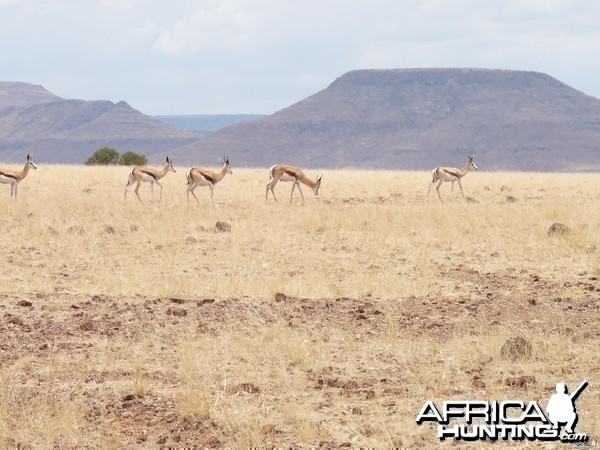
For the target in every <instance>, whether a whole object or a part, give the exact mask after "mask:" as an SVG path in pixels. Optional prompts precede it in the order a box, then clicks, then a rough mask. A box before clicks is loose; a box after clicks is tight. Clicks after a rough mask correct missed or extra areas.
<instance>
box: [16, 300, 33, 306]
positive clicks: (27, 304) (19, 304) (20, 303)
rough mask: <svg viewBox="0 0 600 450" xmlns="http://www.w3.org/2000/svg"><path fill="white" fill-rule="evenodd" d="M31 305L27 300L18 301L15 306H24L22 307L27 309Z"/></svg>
mask: <svg viewBox="0 0 600 450" xmlns="http://www.w3.org/2000/svg"><path fill="white" fill-rule="evenodd" d="M32 305H33V303H31V302H30V301H29V300H19V301H18V302H17V306H24V307H29V306H32Z"/></svg>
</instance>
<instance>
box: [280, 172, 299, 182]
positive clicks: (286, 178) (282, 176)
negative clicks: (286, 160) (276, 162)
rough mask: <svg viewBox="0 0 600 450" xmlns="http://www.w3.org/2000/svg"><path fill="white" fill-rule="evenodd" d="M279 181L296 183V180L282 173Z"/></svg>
mask: <svg viewBox="0 0 600 450" xmlns="http://www.w3.org/2000/svg"><path fill="white" fill-rule="evenodd" d="M279 181H296V179H295V178H294V177H292V176H291V175H288V174H287V173H284V174H283V175H281V178H280V179H279Z"/></svg>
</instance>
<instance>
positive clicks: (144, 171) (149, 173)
mask: <svg viewBox="0 0 600 450" xmlns="http://www.w3.org/2000/svg"><path fill="white" fill-rule="evenodd" d="M140 170H141V171H142V173H145V174H146V175H150V176H151V177H152V178H154V179H155V180H156V174H155V173H154V172H150V171H149V170H146V169H140Z"/></svg>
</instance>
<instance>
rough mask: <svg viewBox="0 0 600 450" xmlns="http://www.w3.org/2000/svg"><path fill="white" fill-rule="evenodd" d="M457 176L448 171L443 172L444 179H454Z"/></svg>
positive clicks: (456, 178)
mask: <svg viewBox="0 0 600 450" xmlns="http://www.w3.org/2000/svg"><path fill="white" fill-rule="evenodd" d="M456 180H458V177H457V176H456V175H451V174H449V173H445V174H444V181H456Z"/></svg>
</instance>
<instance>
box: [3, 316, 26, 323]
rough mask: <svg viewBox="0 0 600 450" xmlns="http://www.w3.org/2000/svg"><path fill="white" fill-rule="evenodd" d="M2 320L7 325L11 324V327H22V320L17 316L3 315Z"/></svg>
mask: <svg viewBox="0 0 600 450" xmlns="http://www.w3.org/2000/svg"><path fill="white" fill-rule="evenodd" d="M4 318H5V319H6V322H7V323H12V324H13V325H23V324H24V322H23V319H21V318H20V317H17V316H13V315H12V314H5V315H4Z"/></svg>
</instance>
